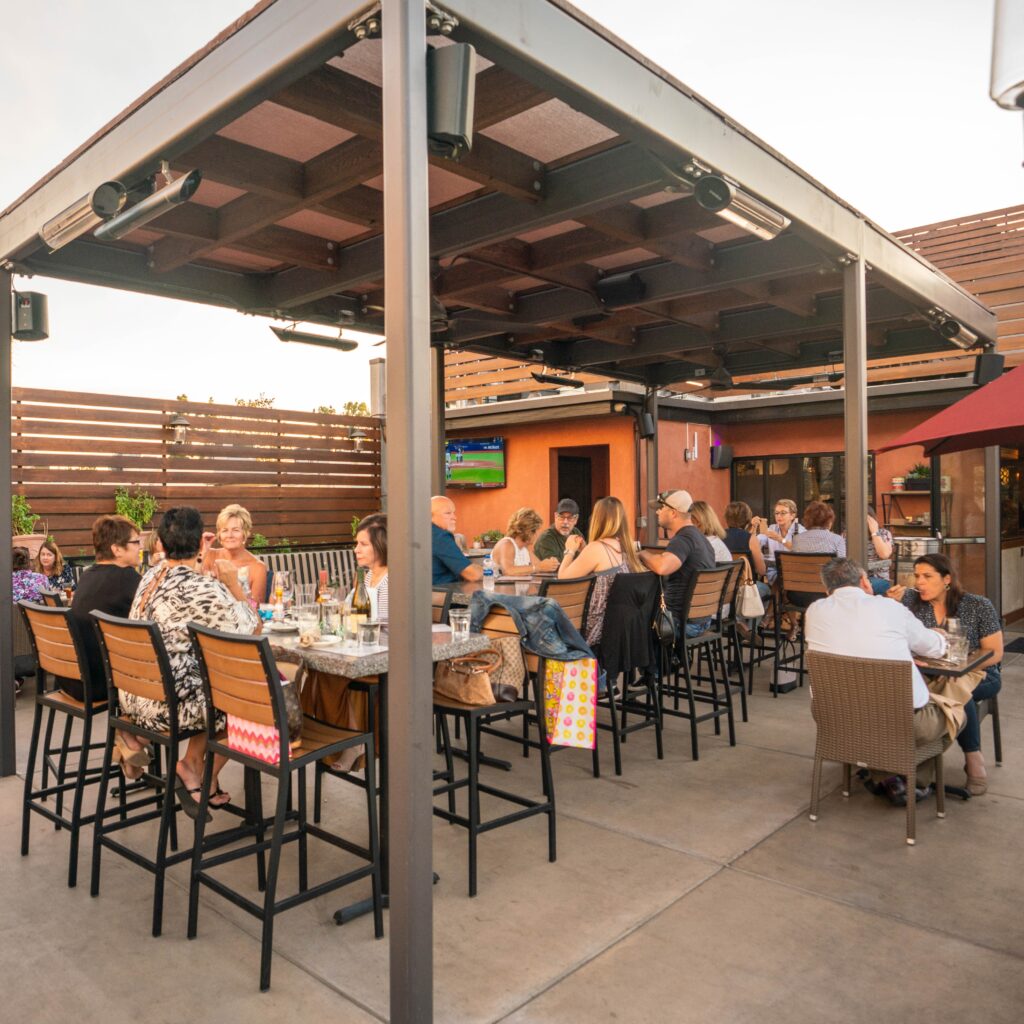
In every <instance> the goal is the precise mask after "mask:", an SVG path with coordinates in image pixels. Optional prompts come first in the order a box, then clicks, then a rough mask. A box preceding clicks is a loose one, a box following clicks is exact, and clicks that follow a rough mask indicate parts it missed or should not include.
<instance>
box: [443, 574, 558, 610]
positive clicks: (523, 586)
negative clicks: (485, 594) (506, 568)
mask: <svg viewBox="0 0 1024 1024" xmlns="http://www.w3.org/2000/svg"><path fill="white" fill-rule="evenodd" d="M545 578H550V577H545ZM540 584H541V580H540V579H538V578H537V577H534V576H524V577H523V578H522V579H521V580H518V581H516V582H515V583H495V584H494V593H495V594H506V595H508V596H510V597H511V596H515V595H516V594H518V595H519V596H520V597H536V596H537V594H538V592H539V591H540ZM483 588H484V585H483V583H481V582H480V581H479V580H474V581H473V582H471V583H470V582H467V581H465V580H463V581H460V582H459V583H442V584H439V585H438V586H436V587H435V588H434V589H435V590H450V591H451V594H452V604H453V605H456V606H458V607H463V608H464V607H467V606H468V605H469V602H470V600H471V599H472V597H473V595H474V594H475V593H476V592H477V591H478V590H483Z"/></svg>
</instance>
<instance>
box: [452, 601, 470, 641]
mask: <svg viewBox="0 0 1024 1024" xmlns="http://www.w3.org/2000/svg"><path fill="white" fill-rule="evenodd" d="M448 624H449V625H450V626H451V627H452V639H453V640H468V639H469V609H468V608H453V609H452V610H451V611H450V612H449V613H448Z"/></svg>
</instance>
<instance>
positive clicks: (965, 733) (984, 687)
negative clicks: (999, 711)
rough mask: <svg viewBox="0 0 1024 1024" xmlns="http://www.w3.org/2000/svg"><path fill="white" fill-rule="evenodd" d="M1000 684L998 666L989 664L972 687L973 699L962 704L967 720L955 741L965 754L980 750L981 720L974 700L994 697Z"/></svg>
mask: <svg viewBox="0 0 1024 1024" xmlns="http://www.w3.org/2000/svg"><path fill="white" fill-rule="evenodd" d="M1002 685H1003V680H1002V676H1001V675H1000V674H999V666H998V665H993V666H991V667H990V668H989V669H988V670H987V671H986V672H985V675H984V676H983V677H982V680H981V682H980V683H978V685H977V686H976V687H975V688H974V693H973V694H972V698H973V699H971V700H969V701H968V702H967V703H966V704H965V705H964V711H966V712H967V721H966V722H965V723H964V727H963V728H962V729H961V730H960V735H959V736H957V738H956V741H957V743H959V744H960V749H961V750H962V751H963V752H964V753H965V754H973V753H974V752H975V751H977V750H981V722H980V721H979V720H978V705H977V704H975V703H974V702H975V701H976V700H986V699H987V698H989V697H994V696H995V695H996V694H997V693H998V692H999V690H1000V689H1001V687H1002Z"/></svg>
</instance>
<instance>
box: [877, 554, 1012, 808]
mask: <svg viewBox="0 0 1024 1024" xmlns="http://www.w3.org/2000/svg"><path fill="white" fill-rule="evenodd" d="M889 596H890V597H893V598H895V599H896V600H898V601H902V602H903V604H904V605H906V607H907V608H909V609H910V611H911V613H912V614H913V615H914V616H915V617H916V618H918V619H920V620H921V622H923V623H924V624H925V625H926V626H927V627H928V628H929V629H943V628H944V627H945V626H946V624H947V623H948V622H949V620H950V619H957V620H958V621H959V624H960V632H961V633H962V634H963V635H964V636H966V637H967V645H968V647H969V648H970V649H971V650H972V651H974V650H978V649H980V650H982V651H988V658H987V659H986V660H985V661H984V662H982V664H981V665H980V666H979V667H978V668H977V669H976V670H975V672H971V673H968V675H966V676H964V677H963V678H964V679H965V680H968V681H970V682H973V683H974V689H973V692H972V699H971V700H969V701H968V702H967V703H966V704H965V705H964V710H965V711H966V712H967V721H966V723H965V724H964V727H963V729H962V730H961V731H960V735H959V736H958V737H957V743H959V744H960V749H961V750H962V751H963V752H964V774H965V775H966V776H967V789H968V791H969V792H970V793H971V795H972V796H981V795H982V794H983V793H985V791H986V790H987V789H988V776H987V774H986V772H985V758H984V756H983V755H982V753H981V723H980V722H979V720H978V705H977V704H976V701H979V700H986V699H987V698H989V697H994V696H995V695H996V694H997V693H999V690H1000V689H1001V688H1002V685H1003V683H1002V675H1001V673H1000V663H1001V662H1002V660H1003V627H1002V623H1001V622H1000V620H999V613H998V612H997V611H996V610H995V607H994V606H993V604H992V602H991V601H990V600H989V599H988V598H987V597H983V596H982V595H981V594H968V593H965V592H964V589H963V587H962V586H961V584H960V581H959V580H958V579H957V575H956V570H955V569H954V568H953V563H952V562H951V561H950V560H949V559H948V558H947V557H946V556H945V555H922V556H921V557H920V558H918V559H917V560H916V561H915V562H914V587H913V588H910V587H900V586H896V587H893V588H892V589H891V590H890V591H889ZM972 677H973V678H972Z"/></svg>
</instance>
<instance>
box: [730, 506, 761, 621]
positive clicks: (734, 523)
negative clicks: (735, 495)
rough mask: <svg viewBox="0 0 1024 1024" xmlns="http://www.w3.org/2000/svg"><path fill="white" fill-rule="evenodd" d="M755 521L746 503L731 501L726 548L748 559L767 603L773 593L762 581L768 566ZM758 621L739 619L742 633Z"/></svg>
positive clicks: (758, 589) (759, 589) (755, 581)
mask: <svg viewBox="0 0 1024 1024" xmlns="http://www.w3.org/2000/svg"><path fill="white" fill-rule="evenodd" d="M753 519H754V513H753V512H752V511H751V510H750V506H749V505H748V504H747V503H746V502H745V501H730V502H729V504H728V505H726V506H725V546H726V547H727V548H728V549H729V550H730V551H731V552H732V553H733V554H734V555H743V556H744V557H745V558H746V560H747V564H748V565H749V566H750V571H751V573H752V574H753V577H754V584H755V586H756V587H757V592H758V593H759V594H760V595H761V600H762V601H767V600H768V595H769V594H770V593H771V587H769V586H768V584H767V583H765V582H764V581H763V580H762V579H760V577H762V576H764V574H765V572H766V571H767V566H766V565H765V562H764V554H763V552H762V551H761V544H760V542H759V541H758V539H757V533H756V531H752V530H751V523H752V522H753ZM758 621H760V620H758V619H751V620H749V621H748V620H746V619H743V618H742V617H739V619H738V625H739V627H740V632H741V633H743V634H744V635H746V633H748V632H749V631H750V629H751V628H752V626H754V625H755V623H756V622H758Z"/></svg>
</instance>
